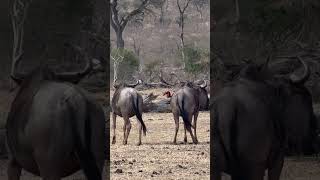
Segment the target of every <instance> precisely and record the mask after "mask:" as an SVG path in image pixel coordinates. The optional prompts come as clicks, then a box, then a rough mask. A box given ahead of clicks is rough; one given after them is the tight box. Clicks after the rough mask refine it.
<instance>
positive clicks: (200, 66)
mask: <svg viewBox="0 0 320 180" xmlns="http://www.w3.org/2000/svg"><path fill="white" fill-rule="evenodd" d="M183 52H184V56H185V58H184V63H185V71H186V72H188V73H191V74H199V73H203V72H206V71H209V67H210V63H209V50H207V49H202V48H198V47H192V46H185V47H184V49H183ZM180 57H181V59H182V54H181V53H180Z"/></svg>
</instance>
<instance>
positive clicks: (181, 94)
mask: <svg viewBox="0 0 320 180" xmlns="http://www.w3.org/2000/svg"><path fill="white" fill-rule="evenodd" d="M194 91H196V90H195V89H192V88H189V87H183V88H182V89H179V90H178V91H177V92H175V93H174V95H173V96H172V98H171V103H170V104H171V109H172V111H173V112H175V113H178V114H180V113H181V112H180V108H181V109H183V110H185V111H187V112H189V113H192V114H193V113H195V112H196V111H199V99H198V97H197V96H196V93H195V92H194ZM182 101H183V107H180V108H179V107H178V105H179V104H180V105H182V103H181V102H182ZM180 115H181V114H180Z"/></svg>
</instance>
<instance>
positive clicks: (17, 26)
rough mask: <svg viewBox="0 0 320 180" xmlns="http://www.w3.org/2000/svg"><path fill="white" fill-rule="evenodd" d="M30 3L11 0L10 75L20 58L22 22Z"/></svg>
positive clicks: (21, 53) (21, 51) (22, 35)
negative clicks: (11, 46) (11, 43)
mask: <svg viewBox="0 0 320 180" xmlns="http://www.w3.org/2000/svg"><path fill="white" fill-rule="evenodd" d="M30 4H31V1H23V0H15V1H14V2H13V6H12V13H11V22H12V29H13V50H12V66H11V76H13V75H14V74H13V73H14V72H15V71H14V69H17V67H15V65H17V64H18V63H17V61H19V60H21V56H22V55H23V37H24V24H25V21H26V17H27V13H28V8H29V5H30ZM12 85H13V83H12Z"/></svg>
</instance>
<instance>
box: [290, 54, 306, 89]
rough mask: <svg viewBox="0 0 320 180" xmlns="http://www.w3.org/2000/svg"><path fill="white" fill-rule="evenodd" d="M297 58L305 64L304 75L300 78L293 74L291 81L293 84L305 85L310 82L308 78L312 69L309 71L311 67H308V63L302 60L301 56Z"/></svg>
mask: <svg viewBox="0 0 320 180" xmlns="http://www.w3.org/2000/svg"><path fill="white" fill-rule="evenodd" d="M297 58H298V60H299V61H300V62H301V63H302V64H303V67H304V72H303V75H302V76H300V77H299V76H297V75H295V74H291V75H290V80H291V82H293V83H297V84H303V83H305V82H306V81H307V80H308V78H309V76H310V69H309V66H308V65H307V63H306V62H305V61H304V60H302V59H301V58H300V57H299V56H298V57H297Z"/></svg>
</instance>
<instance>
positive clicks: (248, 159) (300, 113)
mask: <svg viewBox="0 0 320 180" xmlns="http://www.w3.org/2000/svg"><path fill="white" fill-rule="evenodd" d="M299 60H300V62H301V63H302V64H303V66H304V73H303V75H301V76H300V77H299V76H296V75H293V74H292V75H290V76H283V77H277V76H274V75H271V74H269V73H268V71H269V70H268V68H267V67H266V66H255V65H248V66H247V67H246V68H245V69H243V70H242V72H241V73H240V77H239V78H238V79H237V80H235V81H233V82H230V83H229V84H226V85H225V87H223V88H222V89H221V90H220V92H219V93H217V95H216V96H215V97H214V101H213V107H212V110H213V116H214V117H213V123H212V124H211V126H213V127H212V129H213V131H212V132H211V137H213V139H214V141H213V149H214V153H213V156H212V157H213V159H212V162H213V164H212V165H213V167H212V169H213V172H214V176H213V178H214V179H215V180H219V179H221V172H226V173H228V174H230V175H231V177H232V179H233V180H240V179H241V180H242V179H246V180H262V179H263V176H264V171H265V169H268V178H269V180H278V179H279V178H280V174H281V171H282V167H283V161H284V155H285V151H286V150H292V151H294V152H295V153H314V152H316V151H317V149H316V145H317V143H318V141H317V133H318V129H319V128H318V123H317V120H316V118H315V116H314V113H313V108H312V98H311V95H310V93H309V91H308V90H307V88H306V87H305V86H304V83H305V82H306V80H307V79H308V77H309V75H310V71H309V68H308V66H307V64H306V63H305V62H304V61H303V60H301V59H300V58H299Z"/></svg>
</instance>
